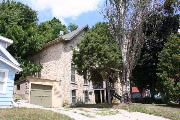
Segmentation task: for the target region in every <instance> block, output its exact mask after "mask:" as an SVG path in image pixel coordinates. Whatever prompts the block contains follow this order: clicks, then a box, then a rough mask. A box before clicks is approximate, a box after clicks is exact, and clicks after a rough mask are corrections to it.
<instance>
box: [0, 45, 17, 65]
mask: <svg viewBox="0 0 180 120" xmlns="http://www.w3.org/2000/svg"><path fill="white" fill-rule="evenodd" d="M0 51H1V52H2V53H3V54H4V55H5V56H6V57H7V58H8V59H9V60H10V61H11V62H12V63H13V64H15V65H17V66H20V64H19V63H18V62H17V61H16V59H15V58H14V57H13V56H12V55H11V54H10V53H9V52H8V51H7V50H6V49H5V48H4V47H2V46H1V45H0Z"/></svg>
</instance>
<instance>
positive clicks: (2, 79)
mask: <svg viewBox="0 0 180 120" xmlns="http://www.w3.org/2000/svg"><path fill="white" fill-rule="evenodd" d="M7 78H8V71H7V70H2V69H0V93H5V91H6V84H7Z"/></svg>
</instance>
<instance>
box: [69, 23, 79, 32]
mask: <svg viewBox="0 0 180 120" xmlns="http://www.w3.org/2000/svg"><path fill="white" fill-rule="evenodd" d="M77 28H78V25H76V24H75V23H70V24H69V26H68V30H69V31H70V32H72V31H74V30H76V29H77Z"/></svg>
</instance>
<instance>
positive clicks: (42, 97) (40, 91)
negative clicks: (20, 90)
mask: <svg viewBox="0 0 180 120" xmlns="http://www.w3.org/2000/svg"><path fill="white" fill-rule="evenodd" d="M30 96H31V97H30V103H31V104H35V105H40V106H44V107H51V106H52V86H47V85H37V84H31V95H30Z"/></svg>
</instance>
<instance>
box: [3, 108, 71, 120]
mask: <svg viewBox="0 0 180 120" xmlns="http://www.w3.org/2000/svg"><path fill="white" fill-rule="evenodd" d="M0 120H73V119H71V118H69V117H67V116H65V115H62V114H59V113H55V112H51V111H48V110H41V109H28V108H9V109H0Z"/></svg>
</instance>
